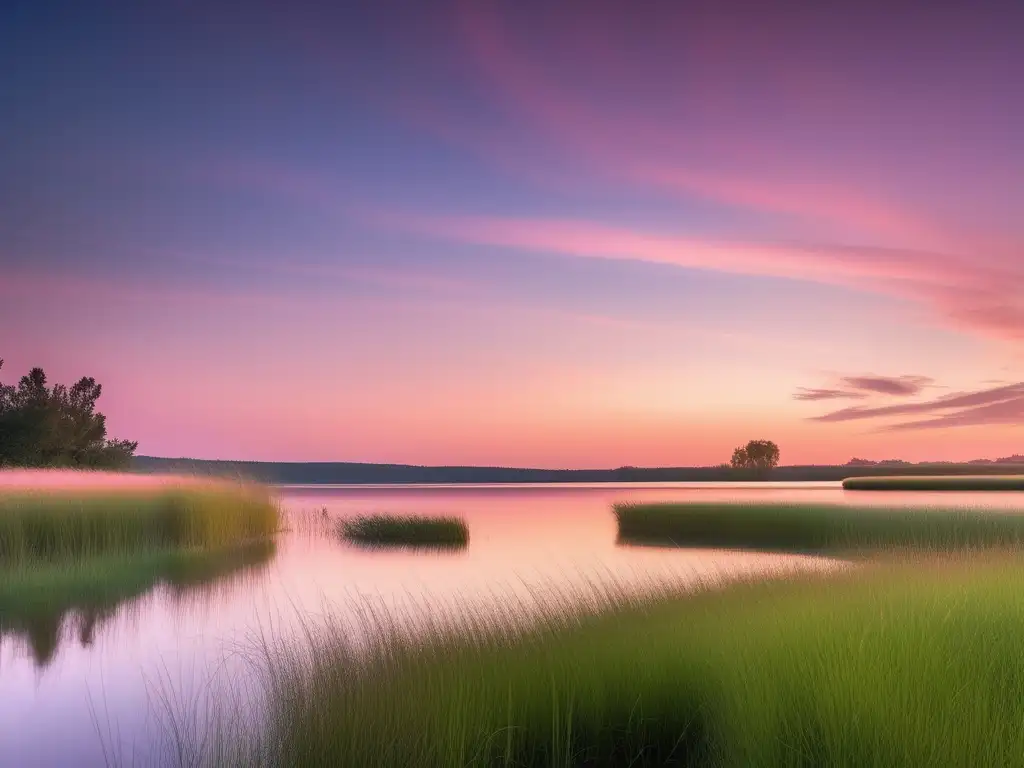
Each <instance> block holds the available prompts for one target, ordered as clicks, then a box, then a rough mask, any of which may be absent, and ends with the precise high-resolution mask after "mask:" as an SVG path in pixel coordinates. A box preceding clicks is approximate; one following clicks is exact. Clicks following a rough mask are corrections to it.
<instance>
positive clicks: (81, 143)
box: [0, 0, 1024, 467]
mask: <svg viewBox="0 0 1024 768" xmlns="http://www.w3.org/2000/svg"><path fill="white" fill-rule="evenodd" d="M441 8H442V6H441V5H439V6H438V9H437V12H436V13H432V14H429V15H428V14H425V13H424V15H422V17H421V16H419V15H418V14H419V12H415V13H414V12H410V13H408V14H397V15H396V14H394V13H390V14H389V13H387V12H386V9H383V8H382V9H380V10H379V11H375V12H374V13H369V14H367V16H366V18H362V17H360V18H359V19H355V18H354V17H353V18H347V17H346V16H345V13H344V12H342V11H339V12H338V15H337V16H334V15H329V16H327V15H325V16H324V17H323V18H306V17H304V16H300V15H299V14H284V12H282V14H283V15H282V16H280V17H278V16H276V15H275V14H274V13H271V12H269V11H268V14H269V15H267V16H266V17H263V16H261V17H259V19H256V18H254V19H253V25H252V27H251V28H248V29H247V31H246V32H245V33H244V34H242V33H240V34H239V36H238V39H237V40H236V39H232V40H230V41H229V40H220V41H216V40H212V39H211V38H210V37H209V36H208V35H207V32H208V29H207V28H206V27H203V26H202V25H201V24H200V23H199V21H196V22H195V23H196V25H197V26H195V27H192V26H190V24H185V25H184V26H183V27H182V28H181V29H179V30H167V31H165V32H162V33H160V34H161V35H163V37H161V38H160V40H159V41H156V42H154V41H141V42H139V41H137V42H136V43H129V42H125V41H118V43H117V45H118V46H122V48H123V50H122V49H120V48H119V49H118V51H119V54H118V55H119V56H120V57H121V60H123V61H132V60H134V57H142V58H140V59H139V60H140V61H142V60H145V61H149V59H146V58H145V57H146V55H147V49H146V48H145V47H140V48H136V47H133V46H134V45H139V46H141V45H142V42H146V43H147V46H148V45H153V46H155V47H156V48H158V49H159V50H162V51H165V52H166V53H167V56H166V57H165V58H164V59H161V60H160V62H157V61H155V60H153V61H152V62H150V63H151V69H149V70H146V69H144V68H142V69H139V68H132V67H118V68H113V69H108V68H106V67H107V66H108V65H109V62H107V60H106V59H103V58H102V57H98V56H97V51H99V50H100V49H99V48H97V49H96V50H93V49H92V48H91V47H90V46H101V47H102V45H103V41H99V40H97V41H80V42H79V43H77V44H76V46H77V47H76V46H71V47H69V48H62V49H61V53H60V56H61V57H63V58H62V59H61V66H60V67H58V66H56V64H55V65H54V68H53V69H52V71H49V70H48V71H47V72H46V73H44V74H42V75H40V77H42V78H43V80H44V82H43V83H42V84H43V85H44V86H45V87H46V89H47V92H48V93H50V94H51V97H50V102H49V103H50V106H49V107H46V108H44V106H43V105H40V104H38V103H37V100H33V99H32V97H31V94H32V93H35V92H37V91H36V90H34V89H37V88H38V86H39V83H34V82H28V81H26V82H25V83H23V84H22V83H19V87H21V86H23V88H24V90H23V92H22V91H21V90H17V88H16V89H15V91H14V98H15V101H16V106H17V104H22V107H23V110H22V111H21V112H19V114H23V115H24V117H23V119H22V121H21V122H19V123H18V124H17V125H16V126H15V127H14V139H15V141H14V145H15V148H16V150H17V151H16V154H15V155H14V156H12V158H11V163H10V164H9V165H10V168H11V169H12V170H11V173H8V174H5V176H6V182H0V185H3V187H2V188H0V193H2V194H0V199H3V200H5V201H6V200H9V201H10V205H8V206H6V207H7V209H8V210H7V213H6V216H7V220H8V221H9V223H10V224H11V226H8V227H0V357H2V358H4V359H5V360H6V364H5V366H4V369H3V371H2V372H0V380H3V381H5V382H12V381H14V380H15V379H16V378H17V377H18V376H20V375H22V374H23V373H25V372H26V371H27V370H28V368H29V367H31V366H35V365H40V366H42V367H44V368H45V369H46V371H47V373H48V374H50V377H51V380H56V381H65V380H71V379H74V378H77V377H80V376H83V375H90V376H95V377H96V378H97V379H98V380H99V381H100V382H101V383H102V384H103V386H104V394H103V397H102V399H101V401H100V402H101V405H102V408H101V410H103V412H104V413H106V414H107V416H108V421H109V425H110V428H111V432H112V434H113V435H115V436H118V437H125V438H130V439H137V440H139V444H140V445H139V451H140V453H143V454H147V455H164V456H190V457H197V458H225V459H259V460H293V461H331V460H336V461H380V462H403V463H417V464H455V463H457V464H486V465H494V464H498V465H519V466H524V465H525V466H541V467H614V466H620V465H626V464H629V465H707V464H717V463H720V462H723V461H727V460H728V458H729V456H730V455H731V453H732V449H733V448H734V447H735V446H736V445H738V444H740V443H742V442H745V441H746V440H749V439H754V438H767V439H773V440H775V441H776V442H778V443H779V444H780V446H781V448H782V458H783V463H836V462H838V463H842V462H845V461H847V460H848V459H850V458H851V457H853V456H858V457H862V458H874V459H885V458H895V457H899V458H903V459H907V460H913V461H920V460H929V459H932V460H960V459H972V458H979V457H999V456H1006V455H1010V454H1013V453H1024V429H1022V424H1024V387H1016V385H1017V384H1018V383H1019V382H1024V354H1022V351H1024V300H1022V297H1024V228H1022V227H1024V225H1022V222H1024V215H1022V213H1024V211H1021V208H1020V205H1021V201H1022V200H1024V186H1022V183H1024V182H1022V181H1021V180H1022V179H1024V141H1022V139H1021V138H1020V137H1021V136H1024V111H1022V109H1021V107H1020V99H1019V83H1018V81H1017V80H1018V79H1017V78H1016V77H1014V76H1011V73H1013V72H1015V71H1020V66H1021V65H1024V54H1022V53H1021V48H1020V46H1019V41H1018V40H1017V39H1016V36H1015V35H1014V34H1013V33H1012V30H1014V29H1019V28H1020V27H1019V25H1017V21H1018V19H1017V18H1016V17H1012V18H1010V17H1007V18H1002V17H999V16H997V15H995V14H993V15H992V16H991V17H987V16H985V15H984V14H981V13H977V14H967V15H965V14H958V13H954V12H952V11H946V10H942V11H939V10H936V11H935V13H934V14H928V15H927V16H918V15H916V14H915V13H913V12H910V11H902V10H900V11H898V12H893V13H891V14H889V13H886V14H874V13H873V12H871V11H870V10H868V9H861V10H851V11H849V12H844V13H839V12H831V11H826V10H825V9H819V10H817V11H815V12H813V13H811V12H808V13H799V14H797V13H789V12H784V11H781V10H780V11H778V12H773V13H767V12H765V13H764V14H763V15H762V14H761V12H757V13H751V14H747V15H742V14H741V15H737V14H734V13H727V12H725V10H724V9H721V8H720V7H718V6H709V7H708V8H707V9H697V7H696V6H693V7H690V6H682V5H680V6H673V5H670V4H660V5H659V4H653V5H652V6H651V7H649V8H646V7H645V8H644V9H642V10H636V12H635V13H634V12H632V11H630V12H629V13H628V14H627V12H626V11H625V10H624V8H623V7H622V6H619V5H617V4H613V3H605V2H595V3H591V4H587V5H585V6H584V5H583V4H579V3H566V4H559V5H558V6H557V7H556V6H550V7H547V6H546V7H545V8H544V10H543V11H541V10H540V9H539V8H530V7H529V6H528V4H512V3H493V4H480V3H472V2H469V1H468V0H464V1H460V2H453V3H450V4H449V3H446V4H444V6H443V10H441ZM204 29H205V30H207V32H204V31H203V30H204ZM32 31H33V30H29V29H26V30H23V33H24V34H23V35H22V37H24V36H25V35H29V33H30V32H32ZM53 31H54V30H52V29H47V28H44V27H40V28H39V29H35V30H34V33H35V34H36V35H37V36H39V37H40V40H41V41H44V42H45V38H46V35H47V33H48V32H49V33H52V32H53ZM29 37H31V35H29ZM864 40H871V41H872V45H871V46H870V47H866V46H865V45H864V42H863V41H864ZM371 41H376V42H375V43H374V44H373V45H371V44H370V42H371ZM37 42H39V41H37ZM40 44H42V42H40ZM25 45H29V44H28V43H26V44H25ZM9 55H12V56H15V57H16V56H17V55H18V51H14V53H11V54H9ZM187 57H191V58H187ZM186 60H188V61H192V62H193V63H194V67H193V68H192V69H189V68H183V67H176V66H173V65H174V62H176V61H177V62H181V61H186ZM16 62H17V58H15V59H14V63H16ZM104 62H106V63H104ZM161 62H162V63H161ZM3 63H4V60H0V64H3ZM12 66H13V63H12ZM146 78H149V79H146ZM22 93H23V96H24V100H23V102H18V101H17V99H18V98H19V94H22ZM82 93H89V94H92V95H91V96H90V100H89V101H88V103H86V102H80V101H79V99H80V98H81V94H82ZM47 110H50V111H47ZM82 110H84V112H83V111H82ZM83 114H84V115H89V116H90V117H89V119H85V118H82V117H81V115H83ZM61 120H64V121H65V123H66V124H68V125H75V126H77V129H76V131H74V132H70V133H62V132H60V131H57V130H56V129H55V128H54V127H53V126H55V125H58V124H61ZM2 159H4V158H3V157H0V160H2ZM0 223H2V222H0ZM847 409H849V410H847ZM836 414H838V415H836Z"/></svg>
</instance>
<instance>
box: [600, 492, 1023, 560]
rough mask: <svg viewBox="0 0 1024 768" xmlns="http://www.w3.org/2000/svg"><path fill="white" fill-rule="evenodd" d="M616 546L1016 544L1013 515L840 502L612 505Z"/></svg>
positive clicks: (842, 548) (801, 548)
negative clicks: (616, 522)
mask: <svg viewBox="0 0 1024 768" xmlns="http://www.w3.org/2000/svg"><path fill="white" fill-rule="evenodd" d="M614 512H615V517H616V519H617V521H618V540H619V542H620V543H623V544H653V545H662V546H677V547H721V548H732V549H756V550H766V551H778V552H844V553H845V552H852V551H854V550H886V549H892V548H917V549H925V550H945V551H953V550H960V549H971V548H980V547H1004V546H1005V547H1012V546H1019V545H1020V544H1021V543H1024V503H1022V505H1021V508H1020V509H1013V510H991V509H973V508H912V507H875V506H852V505H851V506H847V505H843V504H786V503H777V504H776V503H772V504H737V503H706V502H705V503H685V504H672V503H658V504H618V505H616V506H615V508H614Z"/></svg>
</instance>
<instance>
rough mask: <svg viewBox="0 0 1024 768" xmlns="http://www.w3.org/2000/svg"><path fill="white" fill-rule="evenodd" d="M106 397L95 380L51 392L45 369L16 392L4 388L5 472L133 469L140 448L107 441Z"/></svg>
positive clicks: (1, 433)
mask: <svg viewBox="0 0 1024 768" xmlns="http://www.w3.org/2000/svg"><path fill="white" fill-rule="evenodd" d="M3 363H4V361H3V360H0V368H3ZM101 392H102V387H101V386H100V385H99V384H98V383H97V382H96V380H95V379H93V378H91V377H88V378H86V377H83V378H81V379H79V380H78V381H77V382H76V383H75V384H73V385H71V386H70V387H68V386H65V385H63V384H54V385H53V386H52V387H51V386H47V381H46V374H45V373H44V372H43V369H42V368H33V369H32V370H31V371H29V373H28V374H27V375H26V376H22V377H21V380H20V381H19V382H18V384H17V386H14V385H9V384H2V383H0V467H75V468H94V469H119V468H125V467H128V466H129V465H130V464H131V462H132V457H133V456H134V455H135V450H136V448H138V443H136V442H131V441H129V440H110V439H107V424H106V417H105V416H104V415H103V414H102V413H99V412H97V410H96V401H97V400H99V397H100V393H101Z"/></svg>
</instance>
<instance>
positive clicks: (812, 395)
mask: <svg viewBox="0 0 1024 768" xmlns="http://www.w3.org/2000/svg"><path fill="white" fill-rule="evenodd" d="M865 397H867V395H865V394H863V393H861V392H847V391H845V390H841V389H814V388H810V387H800V388H799V389H798V390H797V391H796V393H795V394H794V395H793V399H794V400H803V401H805V402H816V401H819V400H863V399H864V398H865Z"/></svg>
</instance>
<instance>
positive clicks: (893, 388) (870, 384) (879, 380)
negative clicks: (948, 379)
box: [842, 376, 934, 397]
mask: <svg viewBox="0 0 1024 768" xmlns="http://www.w3.org/2000/svg"><path fill="white" fill-rule="evenodd" d="M842 382H843V384H844V385H845V386H847V387H850V388H851V389H856V390H858V391H860V392H871V393H875V394H879V395H893V396H895V397H908V396H910V395H916V394H919V393H920V392H921V391H922V390H923V389H924V388H925V387H927V386H929V385H931V384H933V383H934V380H933V379H931V378H929V377H928V376H845V377H843V379H842Z"/></svg>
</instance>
